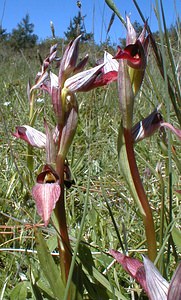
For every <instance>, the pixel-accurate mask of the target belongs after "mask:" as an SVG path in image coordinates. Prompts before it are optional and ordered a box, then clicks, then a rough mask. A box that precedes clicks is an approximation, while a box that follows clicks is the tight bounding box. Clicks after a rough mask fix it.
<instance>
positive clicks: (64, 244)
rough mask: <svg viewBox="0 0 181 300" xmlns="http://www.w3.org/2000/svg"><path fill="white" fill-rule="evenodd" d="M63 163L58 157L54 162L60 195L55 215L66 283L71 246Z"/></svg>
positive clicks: (70, 258) (61, 158)
mask: <svg viewBox="0 0 181 300" xmlns="http://www.w3.org/2000/svg"><path fill="white" fill-rule="evenodd" d="M64 162H65V159H64V157H62V156H60V155H59V156H58V157H57V162H56V171H57V173H58V174H59V178H60V187H61V194H60V198H59V200H58V202H57V204H56V207H55V215H56V218H57V221H58V225H59V233H60V236H61V242H59V252H60V266H61V272H62V277H63V279H64V281H65V282H66V281H67V278H68V275H69V270H70V265H71V260H72V254H71V246H70V240H69V236H68V230H67V222H66V212H65V199H64Z"/></svg>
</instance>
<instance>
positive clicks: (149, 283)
mask: <svg viewBox="0 0 181 300" xmlns="http://www.w3.org/2000/svg"><path fill="white" fill-rule="evenodd" d="M110 254H111V255H112V256H113V257H114V258H115V260H116V261H117V262H118V263H120V264H121V266H122V267H123V269H124V270H125V271H126V272H128V273H129V274H130V275H131V276H132V277H133V278H134V279H135V280H136V281H137V282H138V283H139V284H140V285H141V286H142V288H143V289H144V291H145V292H146V294H147V295H148V297H149V299H150V300H180V299H181V284H180V278H181V263H180V264H179V265H178V267H177V269H176V271H175V273H174V275H173V277H172V280H171V282H170V284H169V283H168V282H167V281H166V280H165V279H164V278H163V277H162V276H161V274H160V273H159V271H158V270H157V269H156V267H155V266H154V264H153V263H152V262H151V261H150V260H149V259H148V258H146V257H143V263H142V262H140V261H139V260H138V259H135V258H132V257H129V256H126V255H124V254H122V253H120V252H118V251H115V250H110Z"/></svg>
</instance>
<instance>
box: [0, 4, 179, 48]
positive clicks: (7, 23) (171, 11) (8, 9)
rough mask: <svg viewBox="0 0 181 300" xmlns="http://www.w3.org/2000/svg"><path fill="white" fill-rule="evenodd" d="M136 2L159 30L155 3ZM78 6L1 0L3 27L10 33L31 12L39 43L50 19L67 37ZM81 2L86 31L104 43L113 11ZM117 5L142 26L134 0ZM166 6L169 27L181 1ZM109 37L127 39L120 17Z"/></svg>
mask: <svg viewBox="0 0 181 300" xmlns="http://www.w3.org/2000/svg"><path fill="white" fill-rule="evenodd" d="M137 2H138V4H139V5H140V8H141V9H142V12H143V14H144V16H145V17H146V18H149V25H150V27H151V29H152V31H156V30H157V28H158V27H157V21H156V17H155V14H154V9H153V7H154V6H155V1H152V0H137ZM76 3H77V1H76V0H0V22H1V23H0V24H2V27H3V28H5V29H7V32H11V31H12V29H13V28H16V27H17V24H18V23H19V22H20V21H21V20H22V18H23V17H24V16H25V15H26V14H27V13H28V14H29V16H30V22H32V23H33V24H34V25H35V27H34V32H35V33H36V34H37V35H38V37H39V39H40V40H41V39H45V38H46V37H50V36H51V31H50V21H51V20H52V21H53V23H54V26H55V32H56V36H59V37H64V31H66V30H67V27H68V26H69V24H70V19H71V18H73V17H74V16H75V15H77V13H78V7H77V5H76ZM81 3H82V14H83V15H86V18H85V26H86V30H87V32H92V31H93V30H94V36H95V40H96V42H104V41H105V37H106V29H107V26H108V24H109V20H110V16H111V13H112V11H111V10H110V9H109V7H108V6H107V5H106V4H105V1H104V0H82V1H81ZM114 3H115V4H116V6H117V8H118V9H119V11H120V13H121V14H122V16H125V12H126V13H130V14H131V20H132V21H134V20H137V21H138V22H140V23H142V22H141V19H140V17H139V15H138V13H137V11H136V9H135V7H134V4H133V2H132V0H126V1H125V0H124V1H123V0H114ZM163 5H164V9H165V15H166V21H167V24H168V26H170V24H173V23H175V20H176V15H177V14H179V15H180V12H181V1H180V0H163ZM93 12H94V13H93ZM109 35H110V40H111V42H113V43H118V39H119V38H120V37H123V36H125V29H124V27H123V25H122V24H121V22H120V21H119V20H118V18H117V17H116V19H115V22H114V25H113V26H112V28H111V31H110V34H109Z"/></svg>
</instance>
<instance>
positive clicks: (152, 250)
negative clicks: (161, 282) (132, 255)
mask: <svg viewBox="0 0 181 300" xmlns="http://www.w3.org/2000/svg"><path fill="white" fill-rule="evenodd" d="M123 133H124V139H125V146H126V152H127V159H128V164H129V167H130V172H131V177H132V181H133V183H134V187H135V190H136V193H137V195H138V198H139V201H140V204H141V206H142V208H143V211H144V214H142V217H143V223H144V226H145V234H146V240H147V246H148V257H149V259H150V260H152V261H154V260H155V258H156V254H157V248H156V235H155V229H154V222H153V216H152V210H151V207H150V205H149V202H148V199H147V196H146V194H145V190H144V187H143V185H142V181H141V178H140V174H139V171H138V167H137V163H136V159H135V153H134V148H133V142H132V134H131V131H130V130H128V129H125V128H124V131H123Z"/></svg>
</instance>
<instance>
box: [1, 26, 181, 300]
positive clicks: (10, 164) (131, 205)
mask: <svg viewBox="0 0 181 300" xmlns="http://www.w3.org/2000/svg"><path fill="white" fill-rule="evenodd" d="M162 38H163V39H162ZM180 38H181V36H180V35H179V32H178V39H177V43H176V44H174V45H173V44H167V42H166V39H165V35H164V36H163V35H161V36H160V37H159V39H160V40H159V41H158V42H157V47H158V49H159V50H160V51H161V55H162V58H163V65H164V69H163V73H164V72H165V73H164V74H166V73H167V74H169V76H170V82H171V87H172V88H173V87H174V86H175V82H176V81H175V77H174V76H176V77H177V83H178V85H179V84H180V83H179V79H180V46H181V44H180V41H181V40H180ZM52 43H53V40H52ZM168 46H170V49H169V47H168ZM38 48H39V49H40V50H39V51H40V54H41V56H42V57H43V58H44V57H45V56H46V54H47V53H48V51H49V49H48V46H46V44H45V46H44V48H43V47H42V46H41V47H40V46H36V48H34V49H32V50H31V51H29V50H26V51H21V52H13V51H12V49H6V48H5V47H4V48H3V47H2V48H1V49H0V61H1V62H0V65H1V67H0V77H1V80H0V97H1V99H0V100H1V108H0V136H1V138H0V139H1V143H0V165H1V175H0V205H1V211H0V214H1V216H0V220H1V221H0V274H1V276H0V299H4V300H6V299H11V300H13V299H40V300H41V299H52V300H53V299H58V298H56V297H54V296H53V295H52V293H51V288H50V285H49V283H48V282H47V278H46V275H45V274H46V271H45V270H44V268H43V267H42V262H40V257H39V255H38V254H37V241H36V240H35V232H34V228H35V227H36V228H39V230H40V231H41V233H42V235H43V237H44V240H45V241H46V243H47V245H48V248H49V250H50V252H53V254H54V255H52V257H53V261H54V262H55V263H56V265H57V266H59V259H58V256H57V255H56V254H57V252H58V246H57V234H56V231H55V228H54V226H53V225H52V223H51V222H50V224H49V225H48V227H45V226H44V225H43V222H42V220H41V218H40V217H39V216H38V214H37V211H36V207H35V202H34V200H33V198H32V196H31V189H32V186H33V185H34V184H35V181H36V177H37V174H38V173H39V171H40V170H41V168H42V166H43V162H44V160H45V152H44V150H42V149H37V148H34V149H33V153H32V155H33V160H34V164H33V170H30V169H29V168H28V165H27V144H26V143H25V142H23V141H22V140H20V139H15V137H14V136H13V135H12V133H13V132H15V128H16V126H20V125H25V124H29V100H28V97H27V83H28V81H29V80H30V82H31V83H33V82H34V80H35V76H36V74H37V72H38V71H39V70H40V67H41V65H40V61H39V57H38V55H37V49H38ZM59 49H60V50H59V52H58V54H59V56H62V52H61V51H62V47H61V45H60V47H59ZM103 51H104V48H103V47H101V46H99V47H98V46H95V45H89V44H84V45H81V46H80V54H79V56H84V53H88V54H89V55H90V61H91V63H92V62H94V61H95V60H96V59H99V58H101V56H102V54H103ZM111 52H112V54H113V55H114V54H115V53H116V49H114V48H111ZM101 53H102V54H101ZM170 53H171V54H172V57H173V59H174V69H173V64H172V63H173V62H172V60H171V56H170ZM55 72H56V71H55ZM174 72H175V74H174ZM163 77H164V76H163ZM163 77H162V75H161V73H160V70H159V67H158V64H157V61H156V58H155V54H154V51H153V48H152V47H151V46H150V47H149V51H148V64H147V68H146V72H145V77H144V81H143V84H142V87H141V90H140V91H139V93H138V95H137V96H136V99H135V104H134V122H133V123H134V124H135V123H137V122H138V121H140V120H142V119H143V118H145V117H146V116H148V115H149V114H150V113H151V112H152V111H153V110H154V109H155V108H156V107H157V106H158V105H159V104H162V107H161V109H160V111H161V114H162V116H163V119H164V120H165V121H169V122H170V123H171V124H172V125H174V126H175V127H176V128H181V124H180V123H179V119H178V117H177V114H179V113H180V112H178V111H177V113H176V111H175V109H174V107H173V103H172V102H171V99H170V94H169V92H168V89H169V88H170V87H169V85H168V79H167V78H166V77H165V79H164V78H163ZM178 85H176V88H173V91H174V92H175V93H177V96H178V91H179V89H180V85H179V86H178ZM77 99H78V105H79V121H78V127H77V131H76V134H75V137H74V140H73V143H72V145H71V147H70V149H69V152H68V156H67V159H68V161H69V164H70V169H71V173H72V177H73V179H74V181H75V183H74V184H73V185H72V186H71V187H70V188H69V189H66V191H65V197H66V201H65V205H66V216H67V225H68V232H69V237H70V242H71V247H72V253H74V249H75V248H76V247H77V241H78V244H79V245H78V251H77V253H78V254H77V256H76V257H75V265H77V266H80V265H81V264H82V265H83V267H82V268H83V270H84V269H86V265H87V264H88V266H89V265H90V266H91V267H92V271H90V272H89V267H87V270H88V271H87V272H86V275H87V277H86V279H85V278H84V277H82V278H81V279H80V278H79V280H82V281H83V282H84V285H83V287H84V289H83V292H82V293H83V299H102V300H104V299H105V300H106V299H147V297H146V295H145V294H144V293H143V292H141V288H140V286H139V285H138V284H137V283H135V282H134V281H133V280H132V279H131V277H130V276H129V275H127V273H126V272H125V271H124V270H123V269H122V267H121V265H119V264H118V263H116V262H115V261H114V259H113V257H112V256H110V255H109V253H108V252H109V249H115V250H119V251H122V248H121V244H120V241H121V242H122V244H123V245H124V249H125V251H126V254H127V255H129V256H132V257H135V258H138V259H140V260H142V256H141V255H142V254H145V255H146V254H147V245H146V240H145V230H144V226H143V221H142V217H141V215H140V211H139V209H138V207H137V206H136V204H135V202H134V201H133V199H132V196H131V194H130V191H129V188H128V187H127V185H126V182H125V180H124V178H123V175H122V172H121V170H120V168H119V164H118V151H117V140H118V129H119V126H120V123H121V115H120V107H119V97H118V87H117V83H116V82H114V83H111V84H110V85H108V86H106V87H100V88H97V89H94V90H92V91H90V92H86V93H78V94H77ZM177 99H179V97H178V98H177ZM176 101H177V100H176ZM179 101H180V100H179ZM177 103H178V105H177V110H178V109H179V107H181V106H179V105H180V103H179V102H177ZM34 109H35V110H36V119H35V124H34V127H35V128H36V129H38V130H41V131H44V125H43V119H44V118H46V119H48V120H49V122H50V123H51V124H54V121H55V120H54V114H53V111H52V106H51V102H50V98H49V97H48V95H47V93H45V92H40V91H37V93H36V99H35V107H34ZM134 149H135V156H136V161H137V165H138V169H139V172H140V176H141V179H142V182H143V186H144V188H145V191H146V194H147V197H148V200H149V203H150V206H151V209H152V213H153V218H154V224H155V231H156V239H157V248H158V254H157V261H156V262H157V263H158V264H157V266H158V268H159V270H160V272H161V273H162V275H163V276H164V277H165V278H166V279H167V280H168V281H170V279H171V277H172V274H173V272H174V270H175V268H176V265H177V263H178V260H179V255H180V251H181V245H180V231H179V230H180V228H179V227H180V200H181V196H180V194H179V193H178V192H177V191H180V190H181V177H180V174H181V173H180V172H181V152H180V141H179V140H178V139H177V137H175V135H173V134H172V133H169V131H168V130H166V131H164V132H163V131H162V132H161V131H157V132H156V133H155V134H154V135H153V136H151V137H149V138H147V139H144V140H142V141H140V142H139V143H137V144H136V145H135V147H134ZM82 220H83V224H82ZM80 232H81V234H80ZM76 249H77V248H76ZM43 255H44V253H43V252H42V256H43ZM46 263H47V264H48V262H46V258H45V261H44V264H45V265H46ZM88 279H89V280H90V282H91V285H90V284H88V282H87V281H88ZM40 291H41V292H40ZM60 299H64V298H60ZM77 299H79V298H77Z"/></svg>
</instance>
